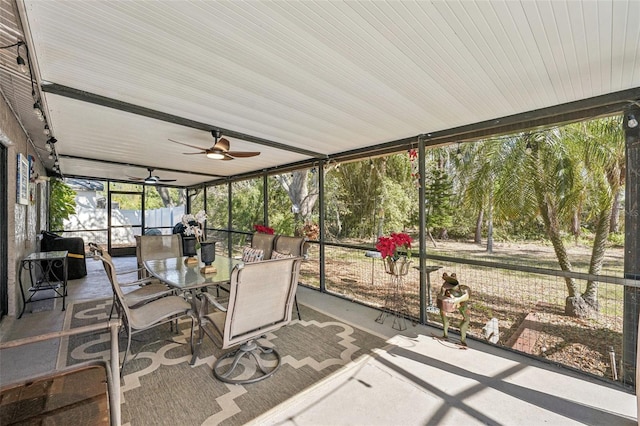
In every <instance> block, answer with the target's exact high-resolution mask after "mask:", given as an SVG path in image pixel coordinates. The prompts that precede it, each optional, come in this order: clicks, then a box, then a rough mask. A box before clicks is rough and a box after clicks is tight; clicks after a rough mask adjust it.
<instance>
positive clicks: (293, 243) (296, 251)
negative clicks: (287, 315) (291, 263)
mask: <svg viewBox="0 0 640 426" xmlns="http://www.w3.org/2000/svg"><path fill="white" fill-rule="evenodd" d="M305 242H306V239H305V238H304V237H289V236H286V235H279V236H278V238H276V240H275V242H274V244H273V251H272V252H271V257H274V253H278V254H279V255H290V256H294V257H297V256H300V257H303V256H304V255H305V253H304V243H305ZM293 303H294V304H295V306H296V314H297V315H298V319H299V320H301V319H302V316H301V315H300V308H298V297H295V298H294V299H293Z"/></svg>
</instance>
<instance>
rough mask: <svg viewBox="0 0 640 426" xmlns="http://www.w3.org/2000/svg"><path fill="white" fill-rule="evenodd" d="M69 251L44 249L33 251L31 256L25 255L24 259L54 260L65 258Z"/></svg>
mask: <svg viewBox="0 0 640 426" xmlns="http://www.w3.org/2000/svg"><path fill="white" fill-rule="evenodd" d="M68 253H69V252H68V251H67V250H58V251H43V252H40V253H31V254H30V255H29V256H27V257H25V258H24V260H54V259H64V258H65V257H67V254H68Z"/></svg>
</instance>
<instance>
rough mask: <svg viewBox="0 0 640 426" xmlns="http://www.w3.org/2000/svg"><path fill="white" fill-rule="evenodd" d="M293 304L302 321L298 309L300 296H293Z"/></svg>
mask: <svg viewBox="0 0 640 426" xmlns="http://www.w3.org/2000/svg"><path fill="white" fill-rule="evenodd" d="M293 303H295V304H296V312H297V313H298V319H299V320H302V317H301V316H300V308H299V307H298V296H293Z"/></svg>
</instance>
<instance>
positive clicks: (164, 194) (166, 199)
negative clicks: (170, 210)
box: [155, 186, 173, 207]
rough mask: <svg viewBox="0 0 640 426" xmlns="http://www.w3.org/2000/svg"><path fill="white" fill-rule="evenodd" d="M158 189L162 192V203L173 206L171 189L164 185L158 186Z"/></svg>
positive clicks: (159, 192)
mask: <svg viewBox="0 0 640 426" xmlns="http://www.w3.org/2000/svg"><path fill="white" fill-rule="evenodd" d="M155 188H156V191H158V194H160V199H161V200H162V204H163V205H164V206H165V207H171V206H172V205H173V203H172V202H171V195H170V194H169V189H168V188H165V187H163V186H156V187H155Z"/></svg>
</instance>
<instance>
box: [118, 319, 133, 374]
mask: <svg viewBox="0 0 640 426" xmlns="http://www.w3.org/2000/svg"><path fill="white" fill-rule="evenodd" d="M130 348H131V328H130V327H127V349H126V350H125V351H124V358H122V366H121V367H120V378H121V379H122V376H124V365H125V364H126V363H127V354H128V353H129V349H130Z"/></svg>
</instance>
